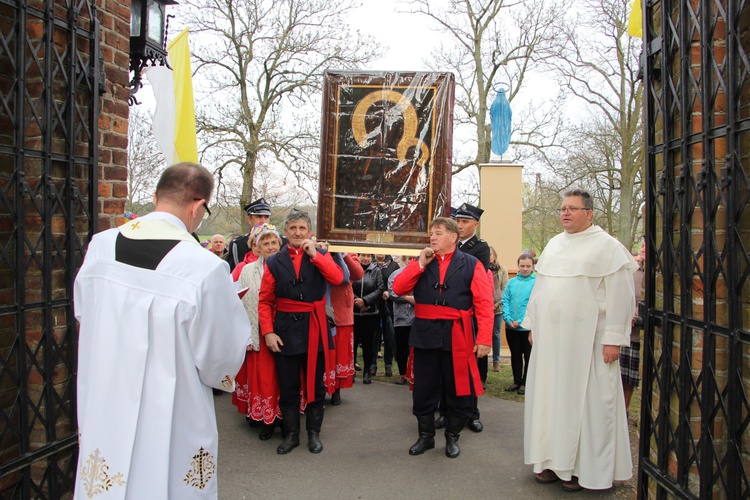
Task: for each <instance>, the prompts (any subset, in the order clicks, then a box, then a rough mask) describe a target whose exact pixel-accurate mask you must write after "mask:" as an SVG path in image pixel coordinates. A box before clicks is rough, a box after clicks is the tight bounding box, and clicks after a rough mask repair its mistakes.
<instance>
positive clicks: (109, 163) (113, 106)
mask: <svg viewBox="0 0 750 500" xmlns="http://www.w3.org/2000/svg"><path fill="white" fill-rule="evenodd" d="M97 5H98V7H99V20H100V22H101V32H102V37H101V40H102V47H101V49H102V56H103V58H104V73H105V74H106V76H107V84H106V85H107V86H106V90H107V93H106V94H105V95H103V96H102V99H101V104H102V106H101V115H100V117H99V133H100V134H101V135H100V139H101V140H100V141H99V230H100V231H101V230H104V229H109V228H111V227H115V226H116V220H117V219H118V218H119V219H122V216H123V214H124V213H125V199H126V197H127V194H128V186H127V179H128V169H127V151H128V116H129V107H128V97H129V95H130V86H129V76H128V68H129V65H130V1H129V0H98V1H97Z"/></svg>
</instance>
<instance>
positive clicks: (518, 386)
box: [505, 384, 521, 392]
mask: <svg viewBox="0 0 750 500" xmlns="http://www.w3.org/2000/svg"><path fill="white" fill-rule="evenodd" d="M520 388H521V386H520V385H518V384H513V385H511V386H508V387H506V388H505V392H516V391H517V390H518V389H520Z"/></svg>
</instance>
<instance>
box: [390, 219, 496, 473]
mask: <svg viewBox="0 0 750 500" xmlns="http://www.w3.org/2000/svg"><path fill="white" fill-rule="evenodd" d="M458 234H459V231H458V225H457V224H456V222H455V221H453V220H451V219H448V218H444V217H438V218H436V219H435V220H433V221H432V223H431V224H430V246H429V247H427V248H424V249H423V250H422V251H421V252H420V254H419V259H418V260H417V259H415V260H413V261H412V262H411V263H410V264H409V265H408V266H407V267H406V268H404V270H403V271H402V272H401V273H400V274H399V275H398V276H397V277H396V279H395V281H394V283H393V291H394V292H395V293H396V294H397V295H401V296H404V295H413V296H414V300H415V305H414V323H413V324H412V328H411V333H410V336H409V344H410V345H411V346H412V347H413V348H414V363H413V366H414V392H413V406H412V413H413V414H414V415H415V416H416V417H417V424H418V430H419V439H418V440H417V442H416V443H414V445H413V446H412V447H411V448H410V449H409V454H411V455H421V454H422V453H424V452H425V451H426V450H429V449H432V448H434V447H435V420H434V413H435V410H437V408H438V404H439V402H440V394H441V390H442V389H443V388H444V389H445V394H446V403H447V408H448V422H447V425H446V427H445V454H446V456H448V457H450V458H455V457H457V456H458V455H459V453H460V452H461V450H460V448H459V447H458V437H459V434H460V433H461V430H462V429H463V428H464V425H466V422H467V421H468V420H469V419H470V418H471V417H472V410H473V403H474V397H475V396H478V395H480V394H482V392H484V391H483V389H482V383H481V380H480V378H479V370H478V368H477V360H476V357H480V358H481V357H484V356H487V354H488V353H489V352H490V345H491V344H492V327H493V322H494V303H493V301H492V290H491V288H490V282H489V280H488V279H487V273H486V271H485V269H484V266H483V265H482V263H481V262H479V261H478V260H477V259H476V258H475V257H473V256H471V255H469V254H466V253H464V252H461V250H458V249H457V248H456V242H457V241H458ZM472 316H475V317H476V325H477V332H476V342H475V341H474V326H473V323H472ZM475 355H476V356H475Z"/></svg>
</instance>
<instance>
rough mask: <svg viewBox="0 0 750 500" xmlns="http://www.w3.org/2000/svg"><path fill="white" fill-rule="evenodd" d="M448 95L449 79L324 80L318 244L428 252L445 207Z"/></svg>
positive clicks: (346, 75) (363, 75)
mask: <svg viewBox="0 0 750 500" xmlns="http://www.w3.org/2000/svg"><path fill="white" fill-rule="evenodd" d="M454 91H455V81H454V78H453V74H451V73H388V72H347V71H327V72H326V73H325V76H324V91H323V121H322V141H321V155H320V192H319V198H318V238H319V239H325V240H327V241H328V242H329V244H331V245H333V249H339V250H354V251H357V248H358V247H363V248H367V249H368V250H367V251H372V252H373V253H397V252H395V250H408V249H411V250H412V252H409V251H401V252H400V253H414V252H413V250H414V249H421V248H423V247H424V246H426V245H427V243H428V242H429V235H428V226H429V223H430V221H431V220H432V219H434V218H435V217H438V216H442V215H447V213H448V212H447V211H448V205H449V203H450V175H451V159H452V156H451V152H452V146H453V144H452V142H453V140H452V139H453V99H454ZM376 248H382V249H383V250H382V251H375V249H376Z"/></svg>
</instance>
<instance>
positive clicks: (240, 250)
mask: <svg viewBox="0 0 750 500" xmlns="http://www.w3.org/2000/svg"><path fill="white" fill-rule="evenodd" d="M243 210H244V211H245V213H246V214H247V223H248V224H250V228H251V229H252V228H253V227H254V226H255V225H256V224H263V223H264V222H268V219H270V218H271V208H270V207H269V206H268V202H267V201H266V200H265V199H264V198H258V199H257V200H255V201H254V202H252V203H250V204H249V205H246V206H244V207H243ZM249 235H250V233H248V234H246V235H245V236H240V237H239V238H235V239H234V240H232V242H231V243H230V244H229V247H228V248H227V250H228V251H227V254H226V257H225V258H226V260H227V262H229V269H230V270H234V268H235V266H237V264H239V263H240V262H242V261H243V260H244V259H245V254H246V253H247V252H248V251H249V250H250V247H249V245H248V241H247V239H248V237H249Z"/></svg>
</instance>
